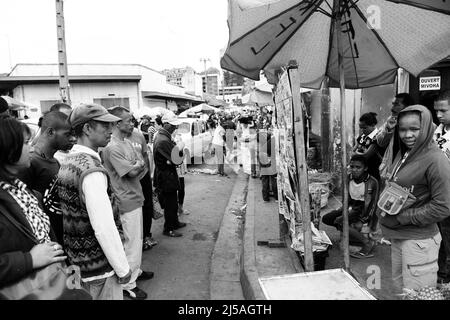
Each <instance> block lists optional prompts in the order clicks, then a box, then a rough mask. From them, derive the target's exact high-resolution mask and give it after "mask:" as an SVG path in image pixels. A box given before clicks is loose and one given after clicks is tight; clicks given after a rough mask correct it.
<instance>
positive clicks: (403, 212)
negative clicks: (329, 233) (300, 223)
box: [322, 90, 450, 289]
mask: <svg viewBox="0 0 450 320" xmlns="http://www.w3.org/2000/svg"><path fill="white" fill-rule="evenodd" d="M434 111H435V112H436V115H437V119H438V120H439V122H440V124H439V126H436V125H435V124H434V123H433V118H432V114H431V111H430V110H429V109H428V108H426V107H424V106H422V105H418V104H416V103H415V102H414V100H413V98H412V97H411V96H410V95H409V94H407V93H400V94H398V95H396V97H395V100H394V102H393V103H392V108H391V116H390V117H389V118H388V119H387V121H386V122H385V123H384V124H383V125H382V126H381V127H380V128H379V129H377V128H376V125H377V119H376V114H375V113H366V114H363V115H362V116H361V117H360V119H359V127H360V132H361V135H360V136H359V137H358V138H357V139H356V144H355V146H354V148H353V155H352V157H351V160H350V166H349V188H348V190H349V203H348V206H349V209H348V214H349V225H350V228H349V235H350V243H352V244H355V245H359V246H361V250H360V251H357V252H355V253H352V254H351V256H352V257H355V258H360V259H361V258H370V257H373V256H374V254H373V249H374V246H375V239H374V238H373V237H372V236H371V235H372V234H373V232H375V231H376V230H377V228H378V227H379V228H381V234H382V236H383V237H384V238H385V239H388V243H390V245H391V262H392V277H393V280H394V283H395V285H396V286H397V288H398V289H402V288H408V289H420V288H423V287H436V286H437V285H441V284H443V283H449V282H450V241H449V239H450V232H449V224H450V193H449V191H450V162H449V159H450V150H449V147H450V143H448V137H449V136H448V130H449V129H450V91H448V90H447V91H442V92H441V93H440V94H439V96H438V97H437V99H436V100H435V103H434ZM322 221H323V222H324V223H325V224H327V225H331V226H335V227H336V228H337V229H338V230H342V211H341V210H336V211H333V212H330V213H328V214H326V215H325V216H324V217H323V219H322ZM364 226H365V227H366V228H369V230H370V232H369V233H368V236H365V235H367V233H364V234H363V227H364Z"/></svg>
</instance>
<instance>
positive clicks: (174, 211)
mask: <svg viewBox="0 0 450 320" xmlns="http://www.w3.org/2000/svg"><path fill="white" fill-rule="evenodd" d="M161 196H162V199H161V200H162V201H163V205H164V231H167V232H168V231H174V230H175V228H176V227H177V226H178V224H179V221H178V192H177V191H171V192H162V193H161Z"/></svg>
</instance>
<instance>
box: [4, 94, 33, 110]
mask: <svg viewBox="0 0 450 320" xmlns="http://www.w3.org/2000/svg"><path fill="white" fill-rule="evenodd" d="M1 97H2V98H3V99H5V101H6V102H7V103H8V106H9V108H10V109H11V110H14V111H18V110H25V109H30V108H35V107H34V106H32V105H30V104H28V103H25V102H22V101H19V100H17V99H14V98H11V97H9V96H1Z"/></svg>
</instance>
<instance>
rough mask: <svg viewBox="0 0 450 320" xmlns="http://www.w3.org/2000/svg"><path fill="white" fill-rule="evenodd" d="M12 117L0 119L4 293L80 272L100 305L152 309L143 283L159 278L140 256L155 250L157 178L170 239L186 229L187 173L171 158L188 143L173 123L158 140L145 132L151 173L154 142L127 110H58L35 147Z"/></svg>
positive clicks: (0, 283)
mask: <svg viewBox="0 0 450 320" xmlns="http://www.w3.org/2000/svg"><path fill="white" fill-rule="evenodd" d="M0 102H1V101H0ZM7 111H8V110H5V111H3V112H2V115H1V116H0V137H1V141H0V150H1V151H0V153H1V157H0V158H1V159H0V167H1V169H0V186H1V188H0V199H1V201H0V211H1V213H2V214H0V220H1V224H0V238H1V239H0V243H1V245H0V288H4V287H9V286H12V285H15V284H19V283H20V281H22V280H25V279H26V278H27V277H28V276H30V275H31V274H32V273H33V272H34V271H37V270H40V269H42V268H44V267H46V266H49V265H51V264H54V263H64V264H65V265H66V266H77V267H78V268H79V270H80V277H81V284H82V288H84V290H85V291H86V292H88V293H89V295H90V297H91V298H93V299H102V300H111V299H114V300H115V299H119V300H120V299H123V297H124V296H127V297H129V298H131V299H145V298H146V297H147V293H146V292H145V291H144V290H142V289H140V288H139V287H138V286H137V284H136V281H138V280H144V281H145V280H148V279H151V278H153V277H154V273H153V272H151V271H143V270H142V269H141V263H142V251H145V250H148V249H150V248H151V247H153V246H155V245H156V244H157V242H156V241H155V240H154V239H153V238H152V234H151V225H152V218H153V217H154V210H153V202H154V197H153V191H154V189H153V186H152V174H153V171H154V177H153V181H154V184H155V190H156V192H157V193H158V199H159V202H160V205H161V207H162V208H163V209H164V217H165V224H164V232H163V234H164V235H166V236H169V237H179V236H181V233H177V232H176V231H175V230H177V229H180V228H182V227H184V226H186V224H185V223H183V222H180V221H179V220H178V214H179V212H182V211H179V210H178V204H181V207H182V203H183V199H182V198H183V197H184V196H183V195H182V194H181V190H182V188H181V187H180V186H179V185H180V184H183V183H182V182H181V183H180V181H179V180H178V179H179V178H178V174H177V171H176V170H177V166H178V165H179V164H180V163H179V162H177V159H176V157H175V158H174V157H172V155H171V153H172V149H173V148H179V150H180V151H179V152H180V154H179V155H180V157H179V158H180V159H181V161H182V160H183V157H182V150H183V145H182V142H180V144H179V145H176V144H175V143H174V142H173V139H172V136H171V134H172V133H173V131H174V130H175V129H176V125H177V121H178V120H177V119H176V116H175V115H173V116H172V115H165V116H162V117H160V118H159V121H160V128H159V130H157V131H156V132H155V131H150V132H149V131H147V132H146V133H147V135H148V134H150V135H151V138H152V141H153V151H152V154H153V156H154V167H153V168H152V167H151V164H150V163H151V161H150V160H151V157H150V152H151V151H150V149H149V145H148V143H147V141H148V140H146V137H145V136H144V135H143V133H142V132H141V131H140V130H138V129H137V128H135V123H134V121H133V120H134V119H133V116H132V114H131V113H130V112H129V111H128V110H127V109H126V108H123V107H121V106H116V107H113V108H110V109H108V110H107V109H105V108H104V107H102V106H101V105H97V104H81V105H79V106H77V107H76V108H74V109H72V108H71V107H70V106H69V105H66V104H57V105H54V106H52V107H51V108H50V110H49V112H47V113H45V114H44V115H43V117H42V118H41V120H40V130H39V132H38V133H37V135H36V137H35V138H34V139H33V137H32V136H31V131H30V129H29V127H28V126H27V125H26V124H24V123H23V122H20V121H19V120H17V119H15V118H14V117H12V116H10V115H9V113H8V112H7ZM147 138H148V137H147ZM170 179H172V180H170ZM181 179H182V178H180V180H181ZM0 292H1V290H0Z"/></svg>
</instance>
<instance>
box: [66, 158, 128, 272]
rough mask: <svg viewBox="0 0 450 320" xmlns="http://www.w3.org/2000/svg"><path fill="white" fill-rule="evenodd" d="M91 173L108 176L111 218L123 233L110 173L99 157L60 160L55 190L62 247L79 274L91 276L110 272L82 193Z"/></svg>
mask: <svg viewBox="0 0 450 320" xmlns="http://www.w3.org/2000/svg"><path fill="white" fill-rule="evenodd" d="M92 172H104V173H105V174H106V176H107V177H108V195H109V197H110V199H111V204H112V207H113V212H114V220H115V222H116V226H117V228H118V230H119V232H120V233H121V232H122V227H121V224H120V219H119V214H118V210H117V208H118V206H117V205H116V198H115V196H114V193H113V192H112V189H111V188H110V183H109V176H108V173H107V171H106V169H105V168H104V167H103V166H102V164H101V162H100V160H99V159H97V158H95V157H93V156H91V155H89V154H86V153H74V154H69V155H68V156H67V157H66V158H65V159H64V160H63V161H62V163H61V168H60V170H59V173H58V182H57V183H58V193H59V197H60V202H61V210H62V213H63V228H64V237H63V238H64V250H65V251H66V253H67V258H68V260H69V263H70V264H71V265H76V266H78V267H80V270H81V277H82V278H90V277H94V276H98V275H102V274H105V273H106V272H109V271H112V267H111V265H110V264H109V262H108V259H107V258H106V256H105V254H104V252H103V250H102V248H101V246H100V244H99V243H98V241H97V238H96V237H95V232H94V229H93V228H92V225H91V223H90V220H89V215H88V212H87V210H86V204H85V201H84V198H83V195H82V183H83V179H84V177H85V176H86V175H87V174H89V173H92Z"/></svg>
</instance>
